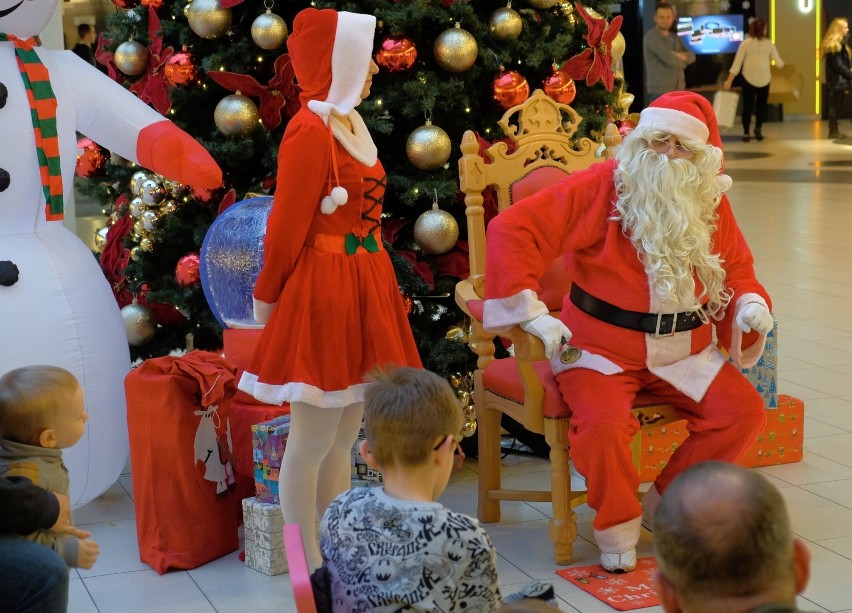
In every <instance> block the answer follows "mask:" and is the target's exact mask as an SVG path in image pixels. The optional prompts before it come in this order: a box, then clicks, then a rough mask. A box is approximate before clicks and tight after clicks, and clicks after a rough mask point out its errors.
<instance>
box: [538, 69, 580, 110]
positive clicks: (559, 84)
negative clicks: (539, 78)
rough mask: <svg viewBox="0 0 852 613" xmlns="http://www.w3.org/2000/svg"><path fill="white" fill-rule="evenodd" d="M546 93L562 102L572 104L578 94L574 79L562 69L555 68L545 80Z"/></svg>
mask: <svg viewBox="0 0 852 613" xmlns="http://www.w3.org/2000/svg"><path fill="white" fill-rule="evenodd" d="M543 86H544V93H545V94H547V95H548V96H549V97H550V98H551V99H553V100H555V101H556V102H559V103H560V104H571V103H572V102H573V101H574V98H575V97H576V96H577V86H576V85H575V84H574V79H572V78H571V77H569V76H568V75H567V74H565V73H564V72H563V71H561V70H558V69H557V70H554V71H553V72H552V73H550V75H549V76H548V77H547V78H546V79H545V80H544V82H543Z"/></svg>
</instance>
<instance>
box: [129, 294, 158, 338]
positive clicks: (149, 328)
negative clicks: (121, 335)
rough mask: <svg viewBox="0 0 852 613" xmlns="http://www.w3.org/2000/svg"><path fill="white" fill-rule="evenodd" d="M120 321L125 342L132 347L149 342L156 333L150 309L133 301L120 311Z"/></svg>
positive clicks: (155, 322) (155, 323) (154, 321)
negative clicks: (122, 322)
mask: <svg viewBox="0 0 852 613" xmlns="http://www.w3.org/2000/svg"><path fill="white" fill-rule="evenodd" d="M121 319H123V320H124V332H125V333H126V334H127V342H128V343H130V344H131V345H132V346H134V347H141V346H142V345H144V344H146V343H148V342H150V341H151V339H152V338H154V334H156V333H157V321H156V320H155V319H154V314H153V313H151V309H149V308H148V307H145V306H142V305H141V304H138V303H136V302H135V301H134V302H133V303H131V304H128V305H127V306H126V307H124V308H123V309H121Z"/></svg>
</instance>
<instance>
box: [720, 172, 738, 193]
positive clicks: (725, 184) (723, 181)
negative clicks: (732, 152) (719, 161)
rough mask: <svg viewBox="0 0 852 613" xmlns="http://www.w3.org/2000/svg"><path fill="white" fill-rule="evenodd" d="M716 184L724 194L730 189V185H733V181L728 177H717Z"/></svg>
mask: <svg viewBox="0 0 852 613" xmlns="http://www.w3.org/2000/svg"><path fill="white" fill-rule="evenodd" d="M716 183H718V184H719V188H720V189H721V190H722V191H723V192H726V191H728V190H729V189H731V185H733V184H734V180H733V179H731V177H730V175H719V176H717V177H716Z"/></svg>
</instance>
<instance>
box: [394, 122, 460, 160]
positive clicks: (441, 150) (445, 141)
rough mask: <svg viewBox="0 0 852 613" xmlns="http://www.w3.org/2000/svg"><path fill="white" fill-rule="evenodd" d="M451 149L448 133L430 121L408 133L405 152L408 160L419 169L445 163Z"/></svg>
mask: <svg viewBox="0 0 852 613" xmlns="http://www.w3.org/2000/svg"><path fill="white" fill-rule="evenodd" d="M452 151H453V143H452V141H450V135H449V134H447V133H446V132H445V131H444V130H443V128H439V127H438V126H433V125H432V122H431V121H427V122H426V125H424V126H420V127H419V128H417V129H416V130H414V132H412V133H411V134H409V135H408V140H407V141H406V142H405V153H406V154H407V155H408V159H409V161H410V162H411V163H412V164H414V166H415V167H417V168H419V169H420V170H435V169H436V168H440V167H441V166H443V165H444V164H446V163H447V160H449V159H450V155H451V154H452Z"/></svg>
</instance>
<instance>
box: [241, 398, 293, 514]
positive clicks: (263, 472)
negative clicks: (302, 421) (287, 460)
mask: <svg viewBox="0 0 852 613" xmlns="http://www.w3.org/2000/svg"><path fill="white" fill-rule="evenodd" d="M289 434H290V415H282V416H280V417H276V418H275V419H271V420H269V421H264V422H261V423H259V424H254V425H253V426H252V427H251V444H252V454H253V458H254V486H255V491H256V495H257V498H258V500H260V501H261V502H269V503H277V502H278V500H279V499H278V472H279V470H280V468H281V459H282V458H283V457H284V449H285V448H286V446H287V436H288V435H289Z"/></svg>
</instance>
